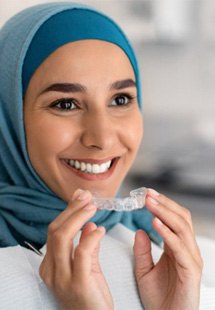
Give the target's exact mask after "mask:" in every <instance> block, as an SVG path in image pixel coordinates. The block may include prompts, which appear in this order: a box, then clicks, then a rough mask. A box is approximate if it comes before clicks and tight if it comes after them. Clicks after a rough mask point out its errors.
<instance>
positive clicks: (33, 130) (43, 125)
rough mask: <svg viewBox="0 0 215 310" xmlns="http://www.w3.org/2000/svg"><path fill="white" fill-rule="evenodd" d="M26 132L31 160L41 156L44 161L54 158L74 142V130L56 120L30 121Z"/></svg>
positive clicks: (65, 123)
mask: <svg viewBox="0 0 215 310" xmlns="http://www.w3.org/2000/svg"><path fill="white" fill-rule="evenodd" d="M71 127H72V128H71ZM38 128H39V130H38ZM26 131H27V144H28V149H29V155H30V157H31V158H32V157H33V158H36V157H37V158H38V157H41V156H43V160H44V159H45V158H46V157H53V156H54V157H55V156H56V155H57V154H58V153H59V152H61V151H63V150H65V149H66V148H67V147H69V146H70V145H71V143H72V142H73V141H75V140H76V139H75V135H76V133H75V128H73V126H71V124H69V122H65V121H63V120H62V119H57V118H55V119H52V118H51V119H49V118H46V119H40V120H38V121H35V122H33V121H32V125H30V126H28V128H27V130H26Z"/></svg>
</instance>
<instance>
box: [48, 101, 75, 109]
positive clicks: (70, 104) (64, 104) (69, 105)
mask: <svg viewBox="0 0 215 310" xmlns="http://www.w3.org/2000/svg"><path fill="white" fill-rule="evenodd" d="M51 107H54V108H57V109H59V110H64V111H68V110H70V111H71V110H74V109H76V108H77V103H76V101H75V100H74V99H71V98H62V99H58V100H57V101H55V102H53V103H52V105H51Z"/></svg>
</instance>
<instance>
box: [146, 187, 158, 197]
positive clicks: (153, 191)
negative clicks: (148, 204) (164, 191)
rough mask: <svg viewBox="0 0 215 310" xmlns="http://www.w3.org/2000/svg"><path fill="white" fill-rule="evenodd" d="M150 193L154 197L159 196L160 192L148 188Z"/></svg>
mask: <svg viewBox="0 0 215 310" xmlns="http://www.w3.org/2000/svg"><path fill="white" fill-rule="evenodd" d="M148 194H149V195H152V196H154V197H158V196H159V195H160V194H159V193H158V192H157V191H156V190H155V189H153V188H148Z"/></svg>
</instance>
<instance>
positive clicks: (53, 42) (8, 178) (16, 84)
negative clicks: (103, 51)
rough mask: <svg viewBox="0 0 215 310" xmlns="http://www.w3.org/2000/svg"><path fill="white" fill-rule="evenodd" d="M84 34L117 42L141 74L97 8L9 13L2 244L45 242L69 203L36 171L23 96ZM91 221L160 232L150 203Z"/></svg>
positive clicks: (2, 102) (0, 158)
mask: <svg viewBox="0 0 215 310" xmlns="http://www.w3.org/2000/svg"><path fill="white" fill-rule="evenodd" d="M82 39H100V40H105V41H109V42H112V43H114V44H116V45H118V46H119V47H120V48H122V49H123V50H124V52H125V53H126V54H127V56H128V58H129V60H130V62H131V64H132V66H133V69H134V72H135V76H136V83H137V88H138V100H139V105H141V94H140V79H139V72H138V67H137V62H136V58H135V55H134V52H133V50H132V47H131V46H130V44H129V42H128V40H127V39H126V37H125V35H124V34H123V32H122V31H121V30H120V28H119V27H118V26H117V25H116V24H115V23H114V22H113V21H112V20H110V19H109V18H108V17H106V16H105V15H103V14H102V13H100V12H97V11H96V10H94V9H92V8H89V7H86V6H82V5H77V4H72V3H49V4H43V5H37V6H34V7H31V8H28V9H26V10H24V11H22V12H20V13H18V14H17V15H16V16H14V17H13V18H11V19H10V20H9V21H8V22H7V23H6V24H5V26H4V27H3V28H2V29H1V31H0V64H1V69H0V129H1V130H0V247H4V246H13V245H17V244H21V245H24V241H28V242H33V243H34V244H35V245H38V246H42V245H43V244H44V243H45V242H46V237H47V227H48V225H49V223H50V222H52V221H53V220H54V219H55V217H56V216H58V215H59V213H60V212H61V211H62V210H64V209H65V208H66V206H67V205H66V203H65V202H64V201H63V200H62V199H60V198H59V197H57V196H56V195H55V193H53V192H52V191H51V190H50V189H49V188H48V187H47V185H46V184H45V183H44V182H43V181H42V180H41V178H40V177H39V176H38V175H37V173H36V171H35V170H34V168H33V167H32V165H31V162H30V160H29V157H28V154H27V148H26V139H25V132H24V123H23V96H24V92H25V90H26V88H27V86H28V83H29V81H30V78H31V76H32V74H33V73H34V71H35V70H36V69H37V67H38V66H39V65H40V64H41V63H42V61H43V60H44V59H45V58H46V57H47V56H48V55H49V54H50V53H52V52H53V51H54V50H55V49H56V48H58V47H60V46H61V45H63V44H66V43H68V42H72V41H77V40H82ZM93 221H95V222H96V223H97V224H98V225H104V226H105V227H106V228H107V229H109V228H111V227H113V226H114V225H115V224H117V223H119V222H121V223H122V224H124V225H126V226H127V227H129V228H131V229H133V230H135V229H137V228H142V229H144V230H145V231H146V232H147V233H148V234H149V235H150V237H151V238H152V239H157V238H159V237H158V236H157V234H156V233H155V232H154V231H153V229H152V227H151V215H150V214H149V212H148V211H147V210H146V209H143V210H141V211H135V212H132V213H131V212H130V213H126V212H125V213H124V212H109V211H100V212H97V214H96V215H95V216H94V218H93Z"/></svg>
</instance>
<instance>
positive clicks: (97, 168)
mask: <svg viewBox="0 0 215 310" xmlns="http://www.w3.org/2000/svg"><path fill="white" fill-rule="evenodd" d="M67 163H68V164H69V165H70V166H72V167H75V168H76V169H78V170H81V171H82V172H87V173H95V174H98V173H104V172H105V171H107V170H108V169H109V168H110V165H111V160H108V161H107V162H105V163H102V164H101V165H98V164H91V163H86V162H83V161H78V160H74V159H70V160H68V161H67Z"/></svg>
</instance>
